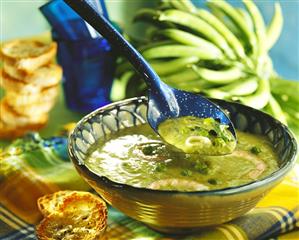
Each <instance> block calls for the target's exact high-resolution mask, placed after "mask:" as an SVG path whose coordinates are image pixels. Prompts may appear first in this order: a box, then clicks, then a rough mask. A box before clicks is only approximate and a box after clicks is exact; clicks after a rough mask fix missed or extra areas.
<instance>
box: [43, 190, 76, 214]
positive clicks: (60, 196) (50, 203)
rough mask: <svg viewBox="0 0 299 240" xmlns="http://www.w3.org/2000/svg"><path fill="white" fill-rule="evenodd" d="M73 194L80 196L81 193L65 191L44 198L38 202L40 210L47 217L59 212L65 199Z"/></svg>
mask: <svg viewBox="0 0 299 240" xmlns="http://www.w3.org/2000/svg"><path fill="white" fill-rule="evenodd" d="M73 194H80V192H74V191H67V190H64V191H58V192H55V193H52V194H47V195H45V196H42V197H40V198H39V199H38V200H37V206H38V209H39V210H40V212H41V213H42V214H43V216H44V217H46V216H48V215H50V214H51V213H55V212H57V211H58V209H59V207H60V206H61V204H62V203H63V201H64V199H65V198H66V197H68V196H70V195H73Z"/></svg>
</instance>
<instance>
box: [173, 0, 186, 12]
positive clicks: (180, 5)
mask: <svg viewBox="0 0 299 240" xmlns="http://www.w3.org/2000/svg"><path fill="white" fill-rule="evenodd" d="M169 2H170V4H171V5H172V7H173V8H175V9H178V10H181V11H188V10H189V9H188V8H187V7H186V6H185V5H184V4H183V3H182V1H180V0H170V1H169Z"/></svg>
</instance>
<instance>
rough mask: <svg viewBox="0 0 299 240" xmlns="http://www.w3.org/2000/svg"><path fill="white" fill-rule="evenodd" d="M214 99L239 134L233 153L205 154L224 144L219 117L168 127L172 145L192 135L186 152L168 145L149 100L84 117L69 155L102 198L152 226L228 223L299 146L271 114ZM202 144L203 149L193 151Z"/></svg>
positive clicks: (282, 170)
mask: <svg viewBox="0 0 299 240" xmlns="http://www.w3.org/2000/svg"><path fill="white" fill-rule="evenodd" d="M213 101H215V103H217V104H218V105H219V106H220V107H222V108H224V109H226V110H227V111H228V112H229V114H230V118H231V120H232V122H233V123H234V125H235V128H236V130H237V131H236V134H237V143H236V145H235V146H234V150H233V151H232V152H230V153H228V154H224V155H218V154H207V153H210V150H209V151H207V150H206V149H208V148H211V149H213V147H216V148H217V149H219V147H221V146H225V141H224V140H225V139H226V140H227V138H224V135H223V131H224V129H225V127H222V126H219V124H218V125H217V122H215V120H214V119H203V120H201V121H200V122H199V123H197V122H196V123H195V121H194V119H192V118H190V117H186V119H181V120H180V121H178V122H176V124H173V128H172V127H171V125H170V124H168V123H166V124H165V126H166V127H167V128H166V130H165V129H164V130H165V133H167V137H168V139H167V140H168V141H167V142H168V143H169V138H170V142H173V143H180V142H179V141H181V139H180V138H179V136H180V134H181V133H180V131H182V129H184V127H186V126H187V127H188V131H189V132H190V131H191V136H189V137H187V138H186V140H184V141H182V144H181V145H182V146H187V151H180V150H178V149H177V148H174V147H173V146H172V145H170V144H168V143H166V142H165V141H164V140H163V139H162V138H161V137H160V136H158V135H157V134H156V133H155V132H154V131H153V130H152V129H151V128H150V126H149V125H148V124H147V120H146V111H147V108H146V106H147V99H146V98H145V97H138V98H132V99H127V100H124V101H120V102H117V103H113V104H111V105H108V106H105V107H102V108H100V109H98V110H96V111H94V112H92V113H90V114H89V115H87V116H86V117H84V118H83V119H82V120H81V121H80V122H79V123H78V124H77V126H76V128H75V129H74V131H73V133H72V134H71V135H70V139H69V154H70V157H71V159H72V161H73V163H74V165H75V167H76V169H77V170H78V172H79V173H80V174H81V176H82V177H83V178H84V179H85V180H86V181H87V182H88V183H89V184H90V185H91V186H92V187H93V188H94V189H95V190H96V191H97V192H98V193H99V194H100V195H101V196H102V198H104V199H105V200H106V201H107V202H108V203H109V204H111V205H112V206H113V207H115V208H117V209H118V210H120V211H122V212H123V213H125V214H126V215H128V216H130V217H132V218H134V219H136V220H138V221H141V222H143V223H145V224H147V225H149V226H150V227H152V228H154V229H157V230H159V231H162V232H167V233H186V232H192V231H196V230H198V229H200V228H202V227H207V226H213V225H217V224H221V223H224V222H227V221H230V220H232V219H234V218H237V217H239V216H241V215H243V214H244V213H246V212H248V211H249V210H250V209H252V208H253V207H254V206H255V205H256V204H257V202H258V201H259V200H260V199H261V198H262V197H263V196H265V194H267V192H269V190H271V189H272V188H273V187H274V186H275V185H277V184H278V183H279V182H280V181H281V180H282V179H283V177H284V176H285V175H286V174H287V172H289V170H290V169H291V168H292V166H293V165H294V163H295V155H296V151H297V145H296V141H295V139H294V137H293V135H292V134H291V133H290V131H289V130H288V128H287V127H286V126H284V125H283V124H281V123H280V122H278V121H277V120H275V119H273V118H272V117H271V116H269V115H267V114H265V113H263V112H261V111H258V110H255V109H253V108H250V107H247V106H244V105H241V104H238V103H231V102H226V101H223V100H213ZM190 121H191V122H190ZM192 124H193V125H194V126H193V125H192ZM190 126H191V127H190ZM211 126H216V127H215V129H214V128H211ZM221 129H222V130H223V131H222V130H221ZM221 131H222V132H221ZM189 132H188V134H189ZM168 133H169V134H168ZM164 135H165V134H164ZM193 135H194V136H193ZM223 139H224V140H223ZM228 139H229V138H228ZM226 142H230V140H227V141H226ZM205 144H207V148H205ZM197 145H199V149H200V148H202V149H203V151H193V150H192V151H189V147H190V146H191V147H194V146H197ZM182 149H183V150H184V148H182ZM218 152H219V151H218ZM201 153H202V154H201Z"/></svg>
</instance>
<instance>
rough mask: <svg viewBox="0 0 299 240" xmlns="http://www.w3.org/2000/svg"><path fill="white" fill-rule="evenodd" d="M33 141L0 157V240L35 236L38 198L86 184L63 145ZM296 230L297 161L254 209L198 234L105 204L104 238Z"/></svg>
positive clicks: (258, 235)
mask: <svg viewBox="0 0 299 240" xmlns="http://www.w3.org/2000/svg"><path fill="white" fill-rule="evenodd" d="M33 140H34V141H32V139H31V140H30V145H27V150H26V151H24V153H22V154H17V155H16V154H13V155H9V156H8V157H6V158H2V159H1V155H0V239H3V240H4V239H5V240H19V239H20V240H23V239H25V240H27V239H36V237H35V234H34V223H38V222H39V221H40V219H41V215H40V213H39V211H38V209H37V205H36V200H37V198H38V197H40V196H42V195H44V194H47V193H50V192H55V191H57V190H59V189H78V190H83V189H84V188H86V187H87V186H86V185H82V180H81V179H80V177H79V176H78V175H77V173H76V172H75V171H74V169H73V166H72V165H71V163H70V162H68V161H66V160H65V161H64V160H62V159H61V158H60V157H58V155H59V156H63V155H64V154H61V153H60V154H58V155H57V154H56V153H57V149H60V150H61V149H64V148H60V147H58V148H57V147H56V148H55V151H56V153H55V152H52V150H51V148H47V147H45V146H48V144H47V142H43V141H42V140H38V139H36V137H35V138H34V139H33ZM55 141H56V140H55ZM56 142H57V141H56ZM36 144H38V146H36ZM18 146H19V145H18V144H15V145H14V148H12V149H11V150H13V151H12V152H14V153H15V152H18V151H17V150H18V148H16V147H18ZM21 146H23V145H22V144H21ZM59 146H60V145H59ZM28 149H30V151H28ZM53 173H55V174H57V175H55V174H54V175H52V174H53ZM57 176H60V177H57ZM61 176H63V178H61ZM298 229H299V164H298V165H297V166H296V167H295V169H294V170H293V171H292V172H291V173H290V174H289V175H288V176H287V177H286V178H285V179H284V180H283V181H282V182H281V183H280V184H279V185H278V186H277V187H276V188H274V189H273V190H272V191H271V192H270V193H269V194H268V195H267V196H266V197H265V198H264V199H263V200H262V201H261V202H260V203H259V204H258V206H257V207H256V208H255V209H253V210H252V211H250V212H249V213H247V214H245V215H244V216H242V217H240V218H238V219H235V220H233V221H231V222H229V223H226V224H222V225H220V226H217V227H214V228H210V229H206V230H203V231H201V232H200V233H198V234H196V235H190V236H165V235H162V234H160V233H158V232H156V231H153V230H151V229H150V228H148V227H147V226H146V225H144V224H142V223H140V222H137V221H135V220H133V219H131V218H129V217H127V216H125V215H124V214H122V213H121V212H119V211H117V210H115V209H113V208H109V214H108V228H107V231H106V235H105V240H108V239H109V240H110V239H112V240H113V239H119V240H130V239H132V240H133V239H134V240H154V239H161V240H162V239H164V240H170V239H186V240H197V239H198V240H201V239H204V240H242V239H244V240H255V239H257V240H262V239H279V240H299V230H298ZM286 232H288V234H284V233H286Z"/></svg>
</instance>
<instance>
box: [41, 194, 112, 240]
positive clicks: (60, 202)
mask: <svg viewBox="0 0 299 240" xmlns="http://www.w3.org/2000/svg"><path fill="white" fill-rule="evenodd" d="M55 202H56V203H55ZM41 203H42V204H41ZM39 208H40V209H42V211H43V213H49V214H48V215H46V217H45V218H44V219H43V220H42V221H41V223H40V224H39V225H38V226H37V228H36V234H37V237H38V239H53V240H54V239H63V240H68V239H72V240H75V239H82V240H91V239H100V237H101V236H102V235H103V233H104V232H105V229H106V226H107V207H106V204H105V202H104V201H103V200H102V199H101V198H99V197H97V196H95V195H93V194H91V193H88V192H77V191H73V192H70V191H66V192H65V191H61V192H58V193H57V194H55V193H54V194H52V196H51V195H47V197H45V198H43V199H41V200H40V205H39Z"/></svg>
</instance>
